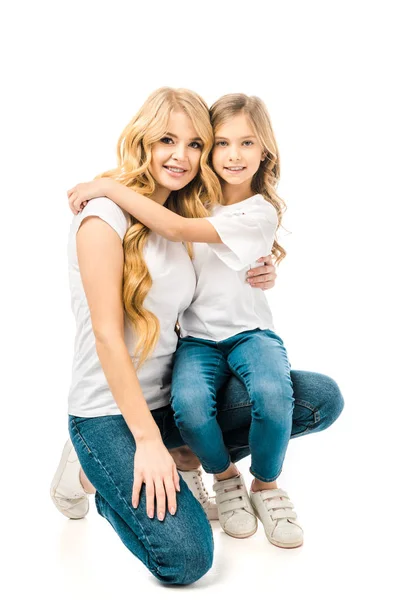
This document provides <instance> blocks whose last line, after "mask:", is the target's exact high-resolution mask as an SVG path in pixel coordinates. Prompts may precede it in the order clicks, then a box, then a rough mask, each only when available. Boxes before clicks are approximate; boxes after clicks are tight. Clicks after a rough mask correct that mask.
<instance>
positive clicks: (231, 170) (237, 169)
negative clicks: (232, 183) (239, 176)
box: [224, 167, 246, 173]
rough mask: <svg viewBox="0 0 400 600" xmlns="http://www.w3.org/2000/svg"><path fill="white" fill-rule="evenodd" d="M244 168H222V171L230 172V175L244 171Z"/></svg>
mask: <svg viewBox="0 0 400 600" xmlns="http://www.w3.org/2000/svg"><path fill="white" fill-rule="evenodd" d="M245 168H246V167H224V169H226V170H227V171H230V172H231V173H237V172H240V171H244V170H245Z"/></svg>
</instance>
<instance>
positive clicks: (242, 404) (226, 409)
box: [218, 402, 251, 413]
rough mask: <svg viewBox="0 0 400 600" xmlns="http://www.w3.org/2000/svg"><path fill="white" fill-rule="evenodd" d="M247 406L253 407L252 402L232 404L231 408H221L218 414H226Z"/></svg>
mask: <svg viewBox="0 0 400 600" xmlns="http://www.w3.org/2000/svg"><path fill="white" fill-rule="evenodd" d="M247 406H251V402H242V403H241V404H230V405H229V406H226V407H225V408H219V409H218V412H219V413H221V412H226V411H228V410H235V409H236V408H244V407H247Z"/></svg>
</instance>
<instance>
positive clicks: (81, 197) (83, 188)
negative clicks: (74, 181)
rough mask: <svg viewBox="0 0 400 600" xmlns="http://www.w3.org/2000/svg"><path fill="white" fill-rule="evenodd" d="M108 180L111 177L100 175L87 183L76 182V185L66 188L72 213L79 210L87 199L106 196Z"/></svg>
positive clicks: (76, 212) (75, 213)
mask: <svg viewBox="0 0 400 600" xmlns="http://www.w3.org/2000/svg"><path fill="white" fill-rule="evenodd" d="M110 182H112V179H110V178H109V177H100V178H99V179H93V181H88V182H87V183H78V185H76V186H74V187H73V188H71V189H70V190H68V192H67V194H68V202H69V207H70V209H71V210H72V212H73V213H74V215H77V214H78V213H79V212H81V210H82V209H83V208H85V206H86V204H87V203H88V202H89V200H92V199H93V198H100V197H101V196H107V192H108V190H109V186H110Z"/></svg>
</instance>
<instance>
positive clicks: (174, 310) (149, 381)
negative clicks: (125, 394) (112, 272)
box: [68, 198, 196, 417]
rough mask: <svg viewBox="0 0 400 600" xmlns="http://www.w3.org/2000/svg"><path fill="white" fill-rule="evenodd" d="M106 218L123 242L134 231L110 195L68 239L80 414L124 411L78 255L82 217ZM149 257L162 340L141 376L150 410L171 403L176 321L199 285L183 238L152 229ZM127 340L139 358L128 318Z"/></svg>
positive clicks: (151, 306) (71, 400)
mask: <svg viewBox="0 0 400 600" xmlns="http://www.w3.org/2000/svg"><path fill="white" fill-rule="evenodd" d="M88 216H97V217H100V218H101V219H102V220H103V221H105V222H106V223H108V224H109V225H110V227H112V228H113V229H114V230H115V231H116V232H117V234H118V235H119V237H120V238H121V243H122V240H123V238H124V236H125V233H126V231H127V229H128V220H127V218H128V215H127V213H125V212H124V211H123V210H122V209H121V208H119V207H118V206H117V205H116V204H115V203H114V202H112V201H111V200H109V199H108V198H96V199H94V200H91V201H90V202H89V203H88V204H87V205H86V206H85V208H84V209H83V211H82V212H81V213H79V214H78V215H76V216H75V217H74V218H73V221H72V224H71V228H70V234H69V240H68V269H69V283H70V290H71V305H72V311H73V313H74V316H75V320H76V336H75V351H74V357H73V364H72V382H71V387H70V391H69V397H68V412H69V414H71V415H74V416H77V417H100V416H105V415H116V414H120V413H121V411H120V410H119V408H118V406H117V404H116V402H115V400H114V398H113V395H112V393H111V390H110V388H109V386H108V383H107V380H106V377H105V375H104V372H103V369H102V366H101V363H100V360H99V357H98V356H97V352H96V342H95V337H94V334H93V329H92V322H91V318H90V311H89V307H88V304H87V299H86V295H85V292H84V289H83V285H82V280H81V275H80V271H79V264H78V258H77V253H76V233H77V231H78V229H79V226H80V224H81V223H82V220H83V219H84V218H85V217H88ZM144 259H145V261H146V263H147V266H148V268H149V271H150V275H151V278H152V280H153V284H152V286H151V288H150V290H149V292H148V294H147V296H146V298H145V300H144V307H145V308H146V309H148V310H150V311H151V312H152V313H153V314H155V315H156V317H157V318H158V319H159V322H160V338H159V340H158V343H157V345H156V347H155V349H154V352H153V354H152V355H151V356H150V357H149V358H148V359H147V360H146V361H145V362H144V364H143V366H142V367H141V368H140V369H139V371H138V373H137V375H138V379H139V382H140V385H141V388H142V391H143V394H144V397H145V398H146V401H147V404H148V406H149V408H150V410H154V409H156V408H159V407H161V406H166V405H167V404H169V402H170V381H171V372H172V362H173V354H174V352H175V350H176V345H177V341H178V338H177V335H176V333H175V324H176V321H177V320H178V319H179V317H180V314H181V313H182V312H183V311H184V310H185V309H186V308H187V307H188V306H189V304H190V302H191V300H192V297H193V294H194V290H195V285H196V278H195V274H194V270H193V266H192V262H191V260H190V257H189V255H188V253H187V251H186V248H185V246H184V245H183V244H182V243H181V242H171V241H169V240H166V239H165V238H162V237H161V236H159V235H157V234H156V233H154V232H152V233H151V234H150V235H149V237H148V240H147V243H146V246H145V249H144ZM124 336H125V343H126V346H127V348H128V351H129V354H130V355H131V357H132V362H133V364H135V361H134V359H133V350H134V347H135V334H134V332H133V329H132V326H131V325H130V323H129V321H128V319H127V317H126V316H125V324H124Z"/></svg>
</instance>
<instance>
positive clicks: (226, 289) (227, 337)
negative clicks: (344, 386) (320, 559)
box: [70, 94, 343, 548]
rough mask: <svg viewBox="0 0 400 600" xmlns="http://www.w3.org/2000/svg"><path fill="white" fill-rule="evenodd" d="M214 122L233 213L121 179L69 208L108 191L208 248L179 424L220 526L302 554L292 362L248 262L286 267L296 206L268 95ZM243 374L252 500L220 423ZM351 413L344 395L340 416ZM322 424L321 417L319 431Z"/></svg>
mask: <svg viewBox="0 0 400 600" xmlns="http://www.w3.org/2000/svg"><path fill="white" fill-rule="evenodd" d="M211 119H212V123H213V126H214V134H215V145H214V149H213V153H212V164H213V167H214V169H215V171H216V173H217V174H218V177H219V180H220V182H221V184H222V191H223V206H215V205H214V204H213V198H210V204H209V206H208V208H209V209H210V210H211V214H212V216H211V217H205V218H204V217H203V218H199V217H192V218H187V217H186V218H185V217H183V216H179V215H176V214H173V213H172V212H171V211H168V210H167V209H166V208H163V207H161V206H156V205H155V204H154V203H153V202H150V201H148V200H146V199H145V198H143V197H142V196H141V195H140V194H138V193H135V192H134V191H132V190H129V189H127V188H126V187H124V186H121V185H118V184H116V183H115V182H114V181H111V180H98V181H95V182H91V183H89V184H80V185H78V186H76V187H75V188H73V190H72V191H71V197H70V201H71V206H72V207H73V209H74V210H80V208H81V206H82V204H83V203H85V202H87V201H88V200H90V198H91V197H95V196H96V195H98V194H105V195H107V196H108V197H109V198H111V199H113V200H114V201H115V202H117V203H118V204H119V205H120V206H121V207H123V208H124V209H125V210H127V211H128V212H129V213H131V214H133V215H135V217H136V218H138V219H139V220H140V221H141V222H143V223H145V224H146V225H148V226H149V227H151V228H152V229H153V230H154V231H156V232H157V233H158V234H160V235H163V236H165V238H167V239H169V240H171V241H175V242H178V241H182V242H203V243H202V244H195V249H194V261H193V264H194V268H195V271H196V279H197V285H196V293H195V295H194V298H193V302H192V303H191V305H190V306H189V307H188V308H187V309H186V310H185V311H184V312H183V314H182V315H181V317H180V325H181V339H180V341H179V344H178V350H177V352H176V355H175V363H174V370H173V384H172V396H171V398H172V407H173V410H174V415H175V420H176V423H177V425H178V428H179V430H180V433H181V435H182V437H183V439H184V440H185V442H186V443H187V444H188V445H189V447H190V448H191V449H192V450H193V452H194V453H195V454H196V455H197V456H198V457H199V458H200V460H201V463H202V465H203V467H204V469H205V470H206V471H207V472H209V473H214V475H215V485H214V490H215V491H216V494H217V504H218V514H219V520H220V523H221V525H222V527H223V529H224V530H225V531H226V533H228V534H229V535H232V536H234V537H248V536H249V535H252V534H253V533H254V532H255V531H256V529H257V517H258V518H260V520H261V521H262V523H263V525H264V529H265V533H266V535H267V538H268V540H269V541H270V542H271V543H273V544H275V545H277V546H280V547H283V548H293V547H297V546H299V545H301V544H302V543H303V531H302V528H301V526H300V525H299V523H298V521H297V515H296V513H295V512H294V511H293V504H292V503H291V502H290V499H289V496H288V494H287V493H286V492H285V491H284V490H282V489H280V488H278V485H277V481H276V480H277V477H278V476H279V474H280V472H281V469H282V465H283V461H284V457H285V452H286V448H287V445H288V442H289V439H290V437H291V435H292V436H293V435H296V433H295V432H294V431H293V421H294V419H293V412H294V411H293V409H294V406H295V396H294V395H293V384H292V380H291V372H290V365H289V362H288V359H287V354H286V350H285V348H284V345H283V342H282V340H281V338H280V337H279V336H278V335H277V334H276V333H275V332H274V330H273V329H274V328H273V322H272V316H271V312H270V310H269V307H268V303H267V300H266V297H265V295H264V294H263V293H262V292H260V291H259V290H253V289H251V288H250V286H249V285H248V283H247V282H246V271H247V269H248V265H249V263H254V262H255V261H256V260H257V258H258V257H259V255H260V254H261V253H262V251H263V250H266V251H267V252H269V251H270V250H272V254H273V255H274V256H275V258H276V259H277V261H278V262H279V261H280V260H281V259H282V258H283V257H284V256H285V252H284V250H283V248H282V247H281V246H280V245H279V244H278V242H277V240H276V230H277V228H278V227H279V225H280V223H281V218H282V212H283V209H284V207H285V205H284V203H283V201H282V200H281V199H280V198H279V196H278V194H277V192H276V186H277V183H278V180H279V175H280V163H279V153H278V149H277V145H276V140H275V136H274V134H273V130H272V126H271V123H270V119H269V115H268V112H267V110H266V108H265V106H264V104H263V103H262V102H261V100H259V99H258V98H256V97H247V96H245V95H243V94H232V95H228V96H224V97H223V98H221V99H220V100H219V101H217V102H216V103H215V104H214V105H213V107H212V108H211ZM232 373H233V374H234V375H236V377H237V378H238V379H240V380H241V382H242V383H243V385H244V386H245V387H246V391H247V394H248V397H249V398H250V405H251V423H250V428H249V431H248V436H247V439H246V446H247V445H248V446H249V447H250V453H251V455H252V464H251V469H250V471H251V473H252V474H253V476H254V480H253V483H252V488H251V492H250V498H249V496H248V493H247V491H246V489H245V485H244V480H243V478H242V476H241V475H240V474H239V472H238V470H237V468H236V466H235V465H234V462H235V461H234V460H232V452H231V451H230V449H229V448H227V447H226V443H225V439H224V434H223V430H222V427H221V422H219V421H218V402H217V392H218V391H219V390H220V389H221V388H222V386H223V385H226V382H227V381H228V379H229V378H230V376H231V374H232ZM311 378H315V374H311ZM309 406H310V405H309ZM311 406H312V405H311ZM342 406H343V402H342V399H341V396H340V393H339V394H338V395H337V400H336V410H337V414H338V413H340V411H341V408H342ZM314 416H315V415H314ZM336 416H337V415H336ZM317 429H318V427H317V426H316V422H314V423H313V425H312V426H311V427H310V428H308V430H309V431H311V430H314V431H315V430H317ZM306 431H307V430H306ZM306 431H303V433H306Z"/></svg>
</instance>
